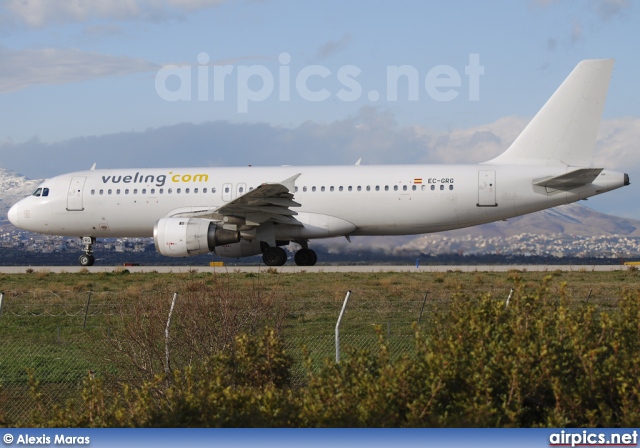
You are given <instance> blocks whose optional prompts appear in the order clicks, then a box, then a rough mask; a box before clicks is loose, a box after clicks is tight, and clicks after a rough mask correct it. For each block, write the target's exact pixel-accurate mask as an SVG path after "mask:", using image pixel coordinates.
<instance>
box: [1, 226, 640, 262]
mask: <svg viewBox="0 0 640 448" xmlns="http://www.w3.org/2000/svg"><path fill="white" fill-rule="evenodd" d="M314 244H316V245H322V244H323V242H322V241H315V242H314ZM0 246H1V247H2V248H5V249H14V250H20V251H26V252H31V253H40V254H52V253H61V252H70V253H79V252H81V250H82V244H81V241H80V239H79V238H69V237H59V236H49V235H39V234H35V233H31V232H27V231H23V230H19V229H16V228H15V227H13V226H11V225H10V224H6V225H3V226H0ZM376 250H377V251H378V252H382V253H384V254H385V255H390V256H396V257H415V256H421V255H422V256H440V255H451V254H455V255H459V256H463V257H464V256H476V257H477V256H483V255H505V256H524V257H529V256H532V257H533V256H535V257H552V258H563V257H573V258H614V259H615V258H633V257H639V256H640V237H629V236H621V235H603V236H580V235H566V234H555V235H536V234H531V233H522V234H519V235H515V236H507V237H496V236H494V237H484V236H471V235H469V236H463V237H452V236H443V235H441V234H432V235H424V236H413V237H406V243H404V244H400V245H397V244H395V243H391V242H390V243H389V247H388V248H381V247H380V246H379V245H378V246H377V247H376ZM96 251H99V252H114V253H130V254H132V255H134V254H136V253H138V254H139V253H143V252H145V251H155V249H154V248H153V240H152V239H151V238H107V239H99V240H98V242H97V243H96ZM333 251H334V252H335V246H334V249H333ZM344 252H345V253H349V252H351V253H352V252H353V250H351V248H350V247H349V246H348V245H344Z"/></svg>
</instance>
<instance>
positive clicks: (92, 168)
mask: <svg viewBox="0 0 640 448" xmlns="http://www.w3.org/2000/svg"><path fill="white" fill-rule="evenodd" d="M95 170H96V164H95V163H94V164H93V165H91V171H95Z"/></svg>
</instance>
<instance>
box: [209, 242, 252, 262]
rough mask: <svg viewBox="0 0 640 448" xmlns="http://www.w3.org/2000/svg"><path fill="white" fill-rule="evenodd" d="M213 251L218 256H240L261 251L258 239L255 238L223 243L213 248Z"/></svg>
mask: <svg viewBox="0 0 640 448" xmlns="http://www.w3.org/2000/svg"><path fill="white" fill-rule="evenodd" d="M214 252H215V253H216V255H218V256H219V257H225V258H242V257H249V256H251V255H258V254H261V253H262V247H261V246H260V241H258V240H257V239H252V240H242V241H240V242H239V243H234V244H224V245H222V246H218V247H216V248H215V250H214Z"/></svg>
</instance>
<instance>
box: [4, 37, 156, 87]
mask: <svg viewBox="0 0 640 448" xmlns="http://www.w3.org/2000/svg"><path fill="white" fill-rule="evenodd" d="M0 60H2V65H1V66H0V94H2V93H7V92H13V91H16V90H20V89H24V88H26V87H29V86H32V85H36V84H65V83H70V82H77V81H86V80H91V79H97V78H104V77H109V76H121V75H129V74H132V73H140V72H148V71H155V70H157V69H158V66H157V65H155V64H153V63H151V62H148V61H145V60H143V59H134V58H127V57H122V56H112V55H105V54H99V53H89V52H84V51H80V50H68V49H56V48H45V49H38V50H10V49H7V48H2V47H0Z"/></svg>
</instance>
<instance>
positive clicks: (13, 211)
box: [7, 204, 18, 227]
mask: <svg viewBox="0 0 640 448" xmlns="http://www.w3.org/2000/svg"><path fill="white" fill-rule="evenodd" d="M7 217H8V218H9V221H11V224H13V225H14V226H16V227H18V204H14V205H13V207H11V208H10V209H9V213H7Z"/></svg>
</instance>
